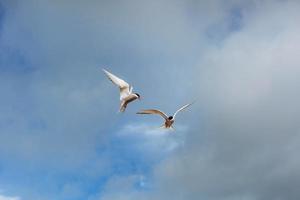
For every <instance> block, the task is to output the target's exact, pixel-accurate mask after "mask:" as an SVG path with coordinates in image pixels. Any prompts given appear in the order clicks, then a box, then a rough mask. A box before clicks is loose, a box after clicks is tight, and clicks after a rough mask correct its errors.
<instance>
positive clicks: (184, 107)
mask: <svg viewBox="0 0 300 200" xmlns="http://www.w3.org/2000/svg"><path fill="white" fill-rule="evenodd" d="M193 103H194V102H193ZM193 103H189V104H186V105H184V106H182V107H181V108H179V109H178V110H177V111H176V112H175V113H174V115H173V118H174V119H175V116H176V115H177V113H179V112H180V111H182V110H184V109H186V108H187V107H189V106H190V105H192V104H193Z"/></svg>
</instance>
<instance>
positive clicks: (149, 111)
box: [136, 103, 193, 129]
mask: <svg viewBox="0 0 300 200" xmlns="http://www.w3.org/2000/svg"><path fill="white" fill-rule="evenodd" d="M192 104H193V103H189V104H186V105H184V106H182V107H181V108H179V109H178V110H177V111H176V112H175V113H174V115H173V116H172V115H170V116H168V115H166V114H165V113H164V112H162V111H160V110H156V109H147V110H142V111H140V112H137V113H136V114H158V115H160V116H162V117H163V118H164V119H165V123H164V124H163V125H162V127H164V128H171V129H173V126H172V125H173V123H174V121H175V117H176V115H177V114H178V113H179V112H180V111H182V110H184V109H186V108H187V107H189V106H190V105H192Z"/></svg>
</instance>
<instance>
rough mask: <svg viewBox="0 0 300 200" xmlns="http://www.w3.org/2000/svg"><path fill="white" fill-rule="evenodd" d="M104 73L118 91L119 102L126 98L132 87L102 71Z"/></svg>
mask: <svg viewBox="0 0 300 200" xmlns="http://www.w3.org/2000/svg"><path fill="white" fill-rule="evenodd" d="M103 71H104V73H105V74H106V76H107V77H108V78H109V80H111V82H113V83H114V84H115V85H117V86H118V87H119V89H120V100H122V99H124V98H125V97H127V96H128V95H129V94H131V92H132V87H131V86H130V85H129V84H128V83H127V82H126V81H124V80H123V79H120V78H119V77H117V76H116V75H113V74H112V73H110V72H108V71H106V70H105V69H103Z"/></svg>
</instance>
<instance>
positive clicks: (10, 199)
mask: <svg viewBox="0 0 300 200" xmlns="http://www.w3.org/2000/svg"><path fill="white" fill-rule="evenodd" d="M0 200H21V198H20V197H12V196H4V195H0Z"/></svg>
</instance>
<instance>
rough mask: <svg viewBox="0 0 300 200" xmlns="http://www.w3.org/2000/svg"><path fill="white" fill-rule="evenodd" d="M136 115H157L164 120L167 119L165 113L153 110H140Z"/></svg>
mask: <svg viewBox="0 0 300 200" xmlns="http://www.w3.org/2000/svg"><path fill="white" fill-rule="evenodd" d="M136 114H158V115H160V116H162V117H163V118H164V119H165V120H167V119H168V116H167V115H166V114H165V113H163V112H162V111H160V110H155V109H148V110H142V111H140V112H137V113H136Z"/></svg>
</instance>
